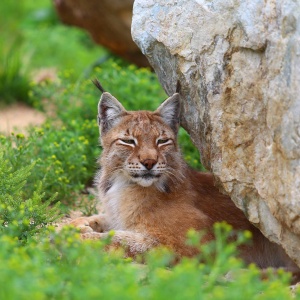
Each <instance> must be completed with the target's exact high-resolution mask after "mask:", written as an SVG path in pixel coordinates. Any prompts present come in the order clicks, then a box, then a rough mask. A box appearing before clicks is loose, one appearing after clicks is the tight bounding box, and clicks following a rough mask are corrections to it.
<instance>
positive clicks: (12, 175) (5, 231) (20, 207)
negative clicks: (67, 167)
mask: <svg viewBox="0 0 300 300" xmlns="http://www.w3.org/2000/svg"><path fill="white" fill-rule="evenodd" d="M33 167H34V163H32V164H30V165H27V166H26V165H24V166H22V167H20V168H19V169H18V170H16V171H14V170H13V168H12V166H11V163H10V162H9V160H7V159H4V151H3V148H2V147H0V217H1V220H0V233H1V234H2V235H6V236H13V237H16V238H17V239H18V240H19V241H22V242H26V241H27V239H28V238H29V237H31V236H33V235H35V234H36V233H39V232H40V231H41V230H42V229H43V227H44V226H45V225H47V224H49V223H51V222H53V221H55V220H56V219H57V217H58V205H59V203H57V204H56V205H55V206H53V207H52V208H49V204H50V203H51V202H52V201H53V198H54V197H55V195H54V196H53V197H52V198H50V199H48V200H46V201H43V198H44V193H43V192H42V189H43V187H42V182H39V183H37V188H36V190H35V191H33V192H32V193H31V195H27V197H26V196H25V195H24V192H23V191H24V188H25V186H26V184H27V179H28V177H29V176H30V172H31V171H32V169H33Z"/></svg>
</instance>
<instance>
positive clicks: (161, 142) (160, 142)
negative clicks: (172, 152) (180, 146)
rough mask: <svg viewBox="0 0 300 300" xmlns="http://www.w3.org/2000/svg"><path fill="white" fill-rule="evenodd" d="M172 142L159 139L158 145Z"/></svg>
mask: <svg viewBox="0 0 300 300" xmlns="http://www.w3.org/2000/svg"><path fill="white" fill-rule="evenodd" d="M170 142H171V140H170V139H159V140H157V145H166V144H169V143H170Z"/></svg>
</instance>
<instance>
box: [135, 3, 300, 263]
mask: <svg viewBox="0 0 300 300" xmlns="http://www.w3.org/2000/svg"><path fill="white" fill-rule="evenodd" d="M132 36H133V39H134V41H135V42H136V43H137V45H138V46H139V47H140V49H141V50H142V52H143V53H144V54H145V55H146V56H147V58H148V60H149V62H150V64H151V65H152V66H153V68H154V69H155V71H156V73H157V75H158V77H159V80H160V82H161V84H162V86H163V87H164V89H165V90H166V92H167V93H168V94H169V95H171V94H172V93H174V90H175V86H176V81H177V79H179V80H180V82H181V85H182V92H181V94H182V98H183V102H184V103H183V113H182V119H181V123H182V126H183V127H184V128H185V129H186V130H187V131H188V132H189V133H190V135H191V137H192V139H193V141H194V143H195V145H196V146H197V147H198V149H199V150H200V153H201V160H202V162H203V164H204V165H205V167H206V168H207V169H208V170H210V171H211V172H212V173H213V174H214V176H215V178H216V181H217V184H218V185H219V186H220V188H222V190H223V191H224V192H225V193H226V194H228V195H230V196H231V198H232V200H233V201H234V202H235V204H236V205H237V206H238V207H239V208H240V209H242V210H243V211H244V213H245V214H246V216H247V217H248V219H249V220H250V221H251V222H252V223H254V224H255V225H256V226H257V227H259V228H260V230H261V231H262V232H263V233H264V234H265V235H266V236H267V237H268V238H269V239H270V240H272V241H274V242H276V243H279V244H281V245H282V246H283V248H284V249H285V250H286V252H287V253H288V254H289V255H290V257H292V258H293V259H294V260H295V261H296V263H297V264H298V265H299V266H300V2H299V1H296V0H295V1H293V0H282V1H279V0H278V1H276V0H269V1H261V0H244V1H243V0H210V1H209V0H207V1H205V0H136V1H135V4H134V11H133V22H132Z"/></svg>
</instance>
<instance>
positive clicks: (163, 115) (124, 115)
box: [98, 92, 182, 192]
mask: <svg viewBox="0 0 300 300" xmlns="http://www.w3.org/2000/svg"><path fill="white" fill-rule="evenodd" d="M179 115H180V97H179V94H178V93H175V94H174V95H173V96H171V97H170V98H168V99H167V100H165V101H164V102H163V103H162V104H161V105H160V106H159V107H158V108H157V110H155V111H154V112H150V111H126V110H125V109H124V107H123V106H122V105H121V103H120V102H119V101H118V100H117V99H116V98H115V97H113V96H112V95H111V94H109V93H107V92H104V93H103V94H102V97H101V99H100V102H99V105H98V123H99V126H100V134H101V144H102V147H103V153H102V156H101V165H102V169H103V171H104V172H105V173H106V174H107V176H108V177H109V181H110V183H109V184H112V183H113V181H114V180H116V179H120V177H122V179H123V182H124V180H126V182H128V183H130V184H132V183H134V184H138V185H140V186H143V187H149V186H152V185H154V186H156V187H157V188H158V189H159V190H161V191H163V192H168V190H169V182H175V181H176V178H179V177H180V174H178V173H180V171H178V168H179V165H180V164H181V162H182V159H181V154H180V151H179V149H178V146H177V133H178V129H179ZM109 184H108V186H109Z"/></svg>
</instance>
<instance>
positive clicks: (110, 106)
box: [98, 92, 126, 133]
mask: <svg viewBox="0 0 300 300" xmlns="http://www.w3.org/2000/svg"><path fill="white" fill-rule="evenodd" d="M125 114H126V110H125V108H124V107H123V106H122V104H121V103H120V102H119V101H118V100H117V99H116V98H115V97H113V96H112V95H111V94H110V93H107V92H104V93H103V94H102V96H101V99H100V101H99V104H98V125H99V126H100V128H101V132H102V133H105V132H107V131H108V130H109V129H111V128H112V127H113V126H115V125H116V124H117V123H119V121H120V117H122V116H124V115H125Z"/></svg>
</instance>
